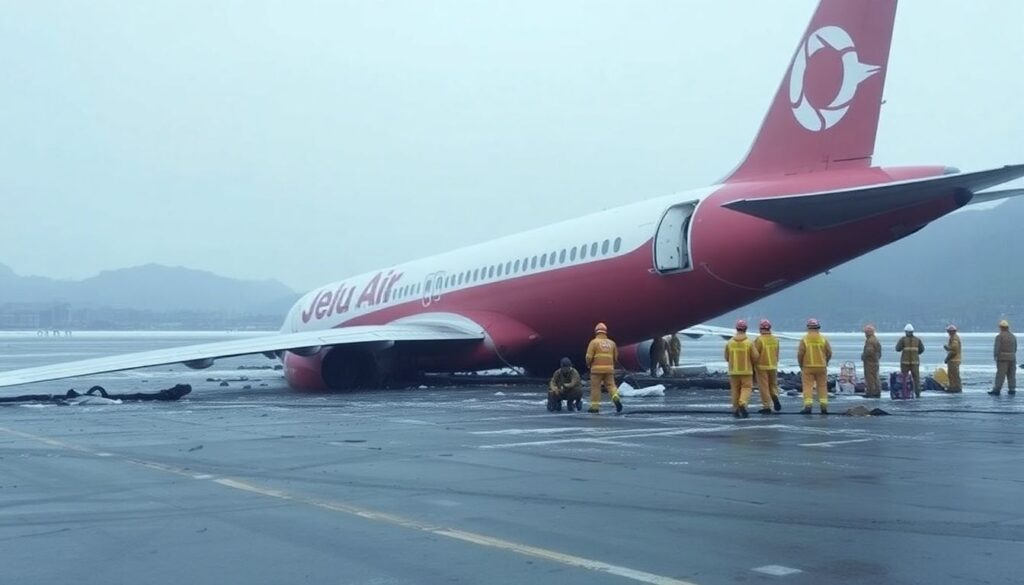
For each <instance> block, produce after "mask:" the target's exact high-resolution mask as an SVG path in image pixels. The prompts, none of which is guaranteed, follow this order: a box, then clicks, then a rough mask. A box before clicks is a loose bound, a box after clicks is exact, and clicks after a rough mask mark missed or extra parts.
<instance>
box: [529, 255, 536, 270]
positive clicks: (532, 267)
mask: <svg viewBox="0 0 1024 585" xmlns="http://www.w3.org/2000/svg"><path fill="white" fill-rule="evenodd" d="M536 268H537V257H536V256H534V257H533V258H530V270H535V269H536Z"/></svg>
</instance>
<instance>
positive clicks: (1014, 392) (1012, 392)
mask: <svg viewBox="0 0 1024 585" xmlns="http://www.w3.org/2000/svg"><path fill="white" fill-rule="evenodd" d="M1006 395H1007V396H1016V395H1017V391H1016V390H1007V391H1006Z"/></svg>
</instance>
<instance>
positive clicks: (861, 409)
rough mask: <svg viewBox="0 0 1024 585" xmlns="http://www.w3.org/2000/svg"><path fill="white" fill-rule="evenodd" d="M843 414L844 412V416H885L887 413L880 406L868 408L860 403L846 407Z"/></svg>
mask: <svg viewBox="0 0 1024 585" xmlns="http://www.w3.org/2000/svg"><path fill="white" fill-rule="evenodd" d="M844 414H846V416H887V415H888V414H889V413H888V412H886V411H884V410H882V409H881V408H872V409H871V410H868V407H866V406H863V405H862V406H854V407H853V408H850V409H847V411H846V412H845V413H844Z"/></svg>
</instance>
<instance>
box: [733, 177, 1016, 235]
mask: <svg viewBox="0 0 1024 585" xmlns="http://www.w3.org/2000/svg"><path fill="white" fill-rule="evenodd" d="M1021 176H1024V165H1010V166H1005V167H1002V168H998V169H991V170H986V171H978V172H973V173H957V174H952V175H944V176H941V177H933V178H927V179H914V180H911V181H900V182H896V183H884V184H881V185H871V186H868V187H857V188H853V189H843V190H838V191H825V192H820V193H809V194H806V195H787V196H784V197H768V198H764V199H739V200H736V201H730V202H729V203H725V204H723V207H727V208H729V209H732V210H734V211H738V212H740V213H746V214H747V215H753V216H754V217H759V218H761V219H766V220H768V221H773V222H775V223H778V224H780V225H784V226H787V227H791V228H795V229H799V230H808V231H814V230H823V229H828V228H832V227H836V226H840V225H844V224H847V223H853V222H856V221H860V220H863V219H867V218H870V217H875V216H878V215H882V214H884V213H889V212H892V211H898V210H900V209H904V208H907V207H911V206H914V205H918V204H920V203H924V202H926V201H931V200H934V199H938V198H941V197H948V196H949V195H951V194H954V193H957V192H961V193H965V202H966V201H967V200H968V198H967V197H966V195H967V194H975V193H977V192H978V191H981V190H983V189H988V188H989V187H993V186H995V185H1000V184H1002V183H1005V182H1007V181H1012V180H1013V179H1016V178H1018V177H1021ZM982 196H983V197H984V195H982ZM974 197H978V195H974Z"/></svg>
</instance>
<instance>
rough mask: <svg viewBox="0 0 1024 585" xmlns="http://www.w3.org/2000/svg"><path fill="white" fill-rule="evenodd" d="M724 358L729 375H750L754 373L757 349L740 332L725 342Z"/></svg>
mask: <svg viewBox="0 0 1024 585" xmlns="http://www.w3.org/2000/svg"><path fill="white" fill-rule="evenodd" d="M725 359H726V361H728V362H729V375H730V376H750V375H752V374H753V373H754V362H756V361H757V350H756V349H754V344H752V343H750V340H749V339H747V336H746V335H745V334H743V333H740V334H738V335H736V337H733V338H732V339H730V340H729V341H728V342H727V343H726V344H725Z"/></svg>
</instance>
